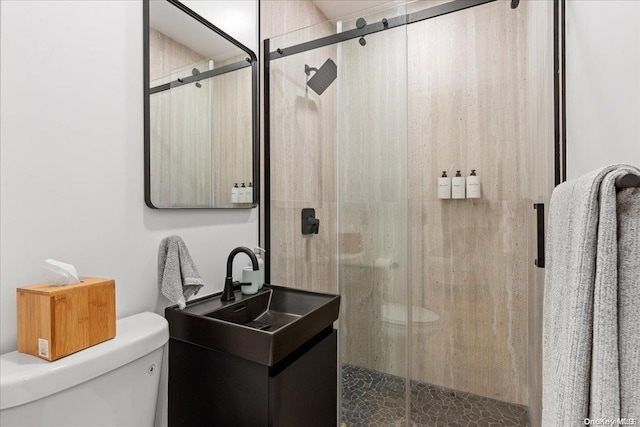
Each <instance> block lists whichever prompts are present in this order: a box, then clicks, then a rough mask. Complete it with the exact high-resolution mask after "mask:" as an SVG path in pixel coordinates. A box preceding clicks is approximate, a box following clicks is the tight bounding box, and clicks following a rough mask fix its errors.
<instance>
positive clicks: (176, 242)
mask: <svg viewBox="0 0 640 427" xmlns="http://www.w3.org/2000/svg"><path fill="white" fill-rule="evenodd" d="M158 282H159V283H158V285H159V286H160V289H161V290H162V294H163V295H164V296H165V297H167V298H168V299H169V300H171V301H173V302H174V303H176V304H178V306H179V307H180V310H182V309H183V308H185V306H186V301H187V300H188V299H189V297H191V296H193V295H196V294H197V293H198V292H199V291H200V288H202V286H203V283H202V279H201V278H200V274H199V273H198V269H197V268H196V265H195V263H194V262H193V260H192V259H191V255H190V254H189V250H188V249H187V245H185V243H184V241H183V240H182V238H181V237H180V236H169V237H166V238H164V239H162V241H161V242H160V248H159V249H158Z"/></svg>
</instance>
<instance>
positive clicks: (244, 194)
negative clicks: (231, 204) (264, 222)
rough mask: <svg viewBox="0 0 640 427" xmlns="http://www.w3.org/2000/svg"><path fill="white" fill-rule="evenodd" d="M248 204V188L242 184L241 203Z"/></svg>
mask: <svg viewBox="0 0 640 427" xmlns="http://www.w3.org/2000/svg"><path fill="white" fill-rule="evenodd" d="M246 202H247V187H246V186H245V185H244V182H243V183H242V187H240V203H246Z"/></svg>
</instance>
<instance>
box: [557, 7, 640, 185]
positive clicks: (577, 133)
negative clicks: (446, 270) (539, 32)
mask: <svg viewBox="0 0 640 427" xmlns="http://www.w3.org/2000/svg"><path fill="white" fill-rule="evenodd" d="M566 37H567V38H566V67H567V177H568V178H569V179H571V178H575V177H578V176H580V175H582V174H584V173H586V172H589V171H590V170H593V169H596V168H598V167H601V166H605V165H607V164H612V163H628V164H633V165H635V166H640V1H628V0H621V1H614V0H568V1H567V3H566Z"/></svg>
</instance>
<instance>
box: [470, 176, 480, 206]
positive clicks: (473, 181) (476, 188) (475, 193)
mask: <svg viewBox="0 0 640 427" xmlns="http://www.w3.org/2000/svg"><path fill="white" fill-rule="evenodd" d="M479 198H480V177H479V176H478V175H476V170H475V169H471V175H469V176H468V177H467V199H479Z"/></svg>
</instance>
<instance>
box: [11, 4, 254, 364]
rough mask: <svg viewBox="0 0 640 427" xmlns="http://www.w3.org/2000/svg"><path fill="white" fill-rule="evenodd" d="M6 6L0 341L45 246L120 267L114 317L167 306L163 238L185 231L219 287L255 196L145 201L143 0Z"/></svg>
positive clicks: (211, 284)
mask: <svg viewBox="0 0 640 427" xmlns="http://www.w3.org/2000/svg"><path fill="white" fill-rule="evenodd" d="M0 15H1V24H0V37H1V45H0V55H1V59H0V62H1V70H0V71H1V81H0V90H1V104H0V107H1V116H0V128H1V131H0V138H1V139H0V162H1V163H0V166H1V169H0V235H1V244H0V291H1V293H0V304H1V305H0V316H1V318H0V326H1V329H0V332H1V334H0V338H1V341H0V352H2V353H4V352H7V351H11V350H13V349H15V340H16V324H15V317H16V312H15V288H16V287H18V286H24V285H28V284H31V283H37V282H40V281H42V277H41V273H40V266H41V263H42V261H44V260H45V259H46V258H55V259H59V260H62V261H66V262H70V263H73V264H75V265H76V267H77V268H78V271H79V272H80V274H81V275H95V276H99V277H110V278H115V279H116V285H117V289H116V292H117V316H118V317H123V316H127V315H129V314H133V313H136V312H140V311H143V310H153V311H157V312H162V308H163V307H164V306H166V305H168V301H167V300H165V299H164V298H163V297H162V296H161V294H159V292H158V289H157V273H156V268H157V266H156V262H157V250H158V243H159V242H160V240H161V239H162V238H163V237H165V236H168V235H171V234H179V235H181V236H182V237H183V238H184V239H185V241H186V243H187V245H188V246H189V249H190V251H191V254H192V256H193V257H194V259H195V262H196V264H197V266H198V268H199V270H200V273H201V275H202V277H203V279H204V281H205V283H206V286H205V288H204V289H203V290H202V291H201V292H200V295H206V294H210V293H212V292H214V291H217V290H220V289H222V286H223V281H224V276H225V265H226V257H227V254H228V253H229V251H230V250H231V249H233V248H234V247H235V246H238V245H247V246H252V245H255V244H256V243H257V231H258V230H257V210H256V209H253V210H202V211H187V210H176V211H170V210H151V209H149V208H147V207H146V206H145V204H144V198H143V178H144V177H143V88H142V79H143V76H142V61H143V59H142V3H141V2H140V1H126V0H125V1H114V0H106V1H89V2H64V1H56V2H54V1H49V0H44V1H6V0H2V1H1V2H0ZM247 262H248V261H247V260H246V259H243V260H240V259H238V262H236V264H238V266H237V267H236V273H237V274H238V273H239V267H241V266H242V265H245V264H246V263H247ZM236 277H238V276H236Z"/></svg>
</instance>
